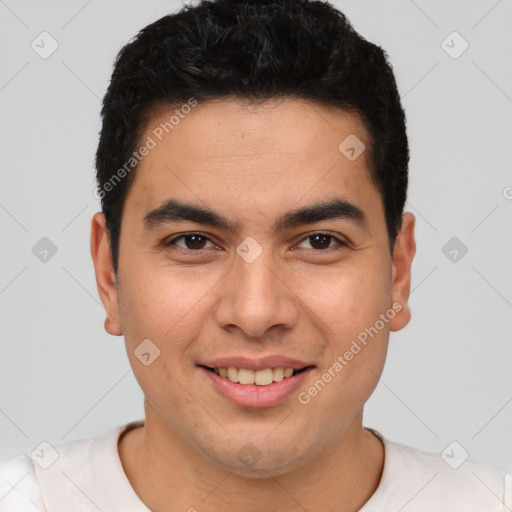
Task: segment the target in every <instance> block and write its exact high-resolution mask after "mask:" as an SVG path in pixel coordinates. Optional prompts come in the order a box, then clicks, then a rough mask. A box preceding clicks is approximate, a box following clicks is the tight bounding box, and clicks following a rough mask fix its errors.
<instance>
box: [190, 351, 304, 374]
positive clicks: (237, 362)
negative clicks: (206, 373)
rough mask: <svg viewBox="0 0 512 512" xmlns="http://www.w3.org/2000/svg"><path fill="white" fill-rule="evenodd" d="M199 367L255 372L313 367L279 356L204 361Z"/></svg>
mask: <svg viewBox="0 0 512 512" xmlns="http://www.w3.org/2000/svg"><path fill="white" fill-rule="evenodd" d="M199 365H200V366H208V367H209V368H229V367H234V368H246V369H248V370H254V371H258V370H265V369H266V368H293V369H295V370H302V369H303V368H305V367H307V366H313V365H311V364H308V363H305V362H304V361H300V360H299V359H293V358H290V357H284V356H277V355H269V356H265V357H260V358H257V359H255V358H252V357H244V356H231V357H219V358H216V359H209V360H207V361H202V362H200V363H199Z"/></svg>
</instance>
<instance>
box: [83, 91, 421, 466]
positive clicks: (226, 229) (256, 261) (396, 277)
mask: <svg viewBox="0 0 512 512" xmlns="http://www.w3.org/2000/svg"><path fill="white" fill-rule="evenodd" d="M170 115H172V111H171V112H169V111H160V112H157V113H155V114H154V115H153V116H152V118H151V120H150V121H149V122H148V124H147V126H146V131H145V133H143V135H142V137H141V141H142V143H144V142H146V141H147V140H148V139H147V137H148V136H149V137H151V138H152V139H153V140H154V141H155V143H156V144H155V147H153V148H152V149H151V150H150V151H149V153H148V154H147V155H146V156H145V157H144V158H143V160H142V161H141V163H140V164H139V168H138V170H137V174H136V177H135V181H134V183H133V185H132V186H131V189H130V190H129V193H128V196H127V198H126V202H125V206H124V212H123V219H122V228H121V236H120V246H119V270H118V275H117V280H116V279H114V275H113V272H112V264H111V258H110V252H109V250H108V243H107V242H106V240H107V237H106V231H105V224H104V219H103V216H102V215H101V214H97V215H96V216H95V218H94V219H93V234H92V245H91V247H92V253H93V258H94V260H95V266H96V276H97V282H98V288H99V291H100V295H101V298H102V300H103V303H104V304H105V307H106V310H107V315H108V316H107V321H106V328H107V330H108V331H109V332H110V333H111V334H116V335H119V334H121V333H123V334H124V337H125V341H126V347H127V353H128V356H129V358H130V362H131V365H132V368H133V371H134V374H135V376H136V378H137V380H138V382H139V383H140V386H141V387H142V390H143V391H144V394H145V397H146V428H150V426H151V425H152V424H153V425H155V427H154V428H157V427H156V425H158V428H159V429H160V431H161V432H165V433H166V434H168V436H169V437H172V438H173V439H175V440H176V441H177V442H180V443H182V444H183V445H186V446H188V447H190V449H191V450H193V451H194V453H196V454H198V455H199V456H201V457H202V458H203V459H204V460H206V461H208V463H212V464H218V465H221V466H223V467H227V468H229V469H230V470H231V471H233V472H238V473H239V474H245V473H247V472H249V473H250V471H249V469H248V466H247V463H246V462H244V461H243V460H242V459H243V457H240V454H243V453H244V451H242V452H240V450H241V449H242V448H243V447H244V446H245V445H246V443H248V442H250V443H252V446H251V447H250V448H247V447H245V448H244V449H245V450H246V451H247V450H249V451H253V452H255V453H256V454H257V457H260V459H259V461H258V464H257V469H258V470H259V471H261V475H262V476H264V475H266V476H268V473H267V470H268V471H272V472H273V474H279V473H281V472H284V471H288V470H290V469H292V468H295V467H299V466H300V465H302V464H304V463H306V462H307V461H309V460H312V459H313V458H314V457H316V456H318V455H319V454H321V453H323V452H325V451H326V450H329V449H330V447H332V446H333V443H337V442H340V440H342V439H343V438H344V436H347V435H348V434H349V433H350V432H354V431H355V429H357V428H359V429H360V428H361V417H362V416H361V415H362V409H363V406H364V404H365V402H366V401H367V399H368V398H369V396H370V395H371V393H372V392H373V390H374V388H375V386H376V384H377V382H378V378H379V377H380V374H381V372H382V368H383V365H384V361H385V357H386V351H387V343H388V337H389V332H390V331H391V330H398V329H400V328H402V327H403V326H404V325H405V324H406V323H407V322H408V320H409V310H408V308H407V298H408V294H409V286H410V265H411V262H412V258H413V255H414V239H413V225H414V218H413V217H412V215H410V214H406V215H405V216H404V219H403V220H404V222H403V226H402V231H401V232H400V235H399V237H398V240H397V244H396V246H395V250H394V254H393V255H391V254H390V248H389V244H388V236H387V229H386V223H385V217H384V207H383V201H382V197H381V195H380V193H379V191H378V190H377V188H376V187H375V185H374V184H373V182H372V180H371V178H370V174H369V170H368V161H367V154H366V152H365V151H363V152H362V153H361V154H360V156H359V157H357V158H355V159H354V155H356V154H357V151H358V150H359V149H361V148H362V146H361V143H365V141H366V142H367V134H366V132H365V129H364V126H363V125H362V123H361V122H360V121H359V119H358V118H357V117H356V116H355V115H352V114H348V113H345V112H343V111H341V110H338V109H334V108H327V107H324V106H321V105H318V104H315V103H311V102H307V101H301V100H285V101H281V102H266V103H264V104H260V105H258V106H254V105H253V106H251V105H249V104H242V103H239V102H237V101H235V100H225V101H215V102H210V103H205V104H199V105H197V106H195V107H194V108H193V109H191V111H190V113H188V114H187V115H186V116H184V117H183V118H180V121H179V123H178V124H176V125H175V126H174V127H173V128H172V130H169V133H168V134H165V131H164V134H163V135H165V136H162V135H161V134H160V131H161V130H160V131H157V132H155V131H154V130H155V129H156V128H158V127H159V126H160V123H165V122H166V121H167V120H168V119H169V117H170ZM155 133H159V134H160V137H161V139H162V140H159V138H158V137H156V136H155ZM348 136H351V139H349V141H352V142H353V141H356V145H355V146H354V144H352V145H349V146H354V147H355V150H356V151H355V152H354V151H351V150H350V148H348V149H347V148H346V146H343V145H342V150H340V149H339V145H340V143H341V142H342V141H344V140H345V139H346V138H347V137H348ZM354 136H355V137H357V139H358V140H359V141H360V142H357V139H354ZM151 145H152V144H151ZM343 148H345V149H343ZM349 157H350V158H349ZM116 281H117V282H116ZM143 340H150V341H145V342H144V344H143V345H141V342H143ZM141 354H143V355H142V356H141ZM141 360H142V361H141ZM229 366H232V367H236V368H244V370H242V371H240V372H239V375H238V378H239V379H240V380H244V379H246V378H248V379H249V381H250V379H251V371H246V370H251V369H253V370H264V371H263V372H259V371H256V373H255V375H256V378H257V381H258V382H261V383H263V382H268V381H265V379H267V378H269V375H270V377H275V378H276V380H277V381H278V382H275V383H273V384H265V385H263V384H261V385H257V384H253V385H246V384H241V383H236V384H235V383H232V382H230V381H229V379H227V378H226V377H224V376H223V375H224V370H218V373H220V375H217V374H216V373H214V371H211V370H209V369H207V368H206V367H210V368H215V367H218V368H226V367H229ZM279 368H294V370H295V372H294V375H292V376H290V377H285V378H282V377H281V370H279ZM269 369H273V370H274V371H272V372H270V373H269ZM300 370H302V371H300ZM221 372H222V373H221ZM230 372H231V373H230V375H231V376H232V377H233V376H234V374H235V373H236V372H235V371H234V370H230ZM288 372H289V370H288ZM253 373H254V372H253ZM260 379H261V380H260ZM280 379H282V380H280ZM244 382H245V380H244ZM251 474H252V475H253V476H254V475H257V474H259V473H258V472H257V471H256V470H254V471H252V473H251Z"/></svg>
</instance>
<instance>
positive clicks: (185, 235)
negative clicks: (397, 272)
mask: <svg viewBox="0 0 512 512" xmlns="http://www.w3.org/2000/svg"><path fill="white" fill-rule="evenodd" d="M194 235H196V236H200V237H202V238H205V239H206V240H207V241H209V242H212V241H211V240H210V238H209V237H208V236H207V235H205V234H204V233H200V232H197V231H194V232H190V233H183V234H181V235H179V236H177V237H174V238H173V239H171V240H169V241H164V243H163V246H164V247H170V246H172V245H173V244H175V243H176V242H177V241H178V240H181V239H182V238H186V237H189V236H194ZM316 235H324V236H328V237H331V238H332V239H333V240H334V241H336V242H337V243H338V245H339V247H338V248H335V247H327V248H326V249H310V250H312V251H314V252H318V253H321V252H327V251H329V250H332V249H335V250H340V249H342V248H344V247H347V246H348V244H347V243H345V242H344V241H342V240H340V239H339V238H338V237H337V236H336V235H334V233H331V232H329V231H315V232H314V233H311V234H309V235H306V236H305V237H304V238H302V240H300V241H299V242H298V243H299V244H301V243H302V242H304V241H305V240H307V239H308V238H312V237H314V236H316ZM212 243H213V242H212ZM180 249H181V250H184V251H187V252H197V253H200V252H201V251H203V250H206V249H197V250H194V249H186V248H183V247H180ZM299 250H300V249H299Z"/></svg>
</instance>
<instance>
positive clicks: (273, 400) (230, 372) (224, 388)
mask: <svg viewBox="0 0 512 512" xmlns="http://www.w3.org/2000/svg"><path fill="white" fill-rule="evenodd" d="M197 369H198V370H199V373H200V375H202V378H204V379H205V380H204V381H203V382H204V385H205V386H206V388H205V389H207V388H210V387H211V389H213V391H214V392H215V393H216V394H218V395H219V396H221V397H223V398H224V399H227V400H228V401H229V402H231V403H234V404H236V405H238V406H241V407H249V408H268V407H274V406H278V405H279V404H281V403H283V402H284V401H287V400H290V399H292V397H293V396H294V395H295V394H296V393H297V390H298V389H299V387H303V386H306V385H307V380H308V379H310V378H311V376H312V375H313V372H314V371H315V369H316V366H311V365H309V366H302V367H300V368H293V367H291V366H287V367H282V366H277V367H274V368H270V367H269V368H264V367H260V369H258V370H253V369H250V368H243V367H241V368H237V367H234V366H209V365H204V364H199V365H197Z"/></svg>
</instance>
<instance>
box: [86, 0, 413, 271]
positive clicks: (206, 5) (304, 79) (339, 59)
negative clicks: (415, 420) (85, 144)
mask: <svg viewBox="0 0 512 512" xmlns="http://www.w3.org/2000/svg"><path fill="white" fill-rule="evenodd" d="M222 98H225V99H229V98H238V99H245V100H251V101H265V100H271V99H286V98H295V99H305V100H310V101H314V102H318V103H321V104H324V105H328V106H332V107H339V108H341V109H344V110H345V111H347V112H350V113H354V114H357V115H358V116H359V117H360V119H361V120H362V121H363V124H364V126H365V128H366V131H367V133H368V136H369V139H370V140H369V141H368V142H369V145H367V151H366V157H367V161H368V162H369V167H370V173H371V176H372V180H373V181H374V183H375V184H376V186H377V188H378V190H379V191H380V193H381V194H382V198H383V204H384V210H385V219H386V225H387V231H388V238H389V243H390V248H391V250H392V249H393V246H394V242H395V239H396V235H397V233H398V231H399V229H400V226H401V219H402V213H403V208H404V205H405V200H406V195H407V182H408V163H409V147H408V141H407V134H406V127H405V124H406V120H405V114H404V111H403V109H402V106H401V103H400V96H399V94H398V91H397V87H396V83H395V78H394V75H393V71H392V67H391V64H390V63H389V61H388V57H387V55H386V53H385V52H384V51H383V50H382V48H380V47H379V46H377V45H375V44H372V43H370V42H368V41H367V40H366V39H364V38H363V37H362V36H360V35H359V34H358V33H357V32H356V31H355V30H354V28H353V27H352V25H351V24H350V22H349V21H348V20H347V18H346V17H345V16H344V14H342V13H341V12H340V11H339V10H337V9H335V8H334V7H333V6H332V5H330V4H329V3H327V2H323V1H309V0H258V1H254V0H204V1H201V2H200V3H199V4H198V5H195V6H192V5H187V6H184V7H183V8H182V9H181V10H180V11H179V12H177V13H175V14H172V15H167V16H164V17H163V18H161V19H159V20H157V21H155V22H154V23H151V24H150V25H148V26H146V27H145V28H143V29H142V30H141V31H140V32H139V33H138V34H137V36H136V37H135V38H133V39H132V40H131V41H130V42H129V43H128V44H127V45H126V46H124V48H122V49H121V51H120V52H119V55H118V56H117V59H116V61H115V67H114V71H113V74H112V79H111V82H110V85H109V87H108V90H107V92H106V94H105V97H104V100H103V107H102V111H101V116H102V129H101V133H100V139H99V144H98V149H97V153H96V170H97V186H98V188H97V194H98V197H99V198H101V205H102V211H103V213H104V214H105V217H106V224H107V229H108V235H109V241H110V249H111V251H112V258H113V266H114V271H115V272H116V274H117V268H118V252H119V237H120V231H121V219H122V213H123V206H124V202H125V198H126V195H127V192H128V190H129V188H130V185H131V184H132V183H133V179H134V175H135V172H136V169H137V162H138V159H139V158H140V155H138V153H137V152H136V149H137V147H138V146H137V145H138V144H140V136H141V133H142V131H143V130H144V129H145V123H146V119H147V117H148V113H149V112H151V111H152V109H154V108H155V107H158V106H160V105H163V106H180V105H189V104H190V103H191V101H193V102H198V103H201V102H206V101H208V100H212V99H222ZM340 142H341V141H340ZM134 157H137V158H134ZM128 163H129V164H128ZM123 169H124V171H123Z"/></svg>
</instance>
